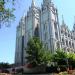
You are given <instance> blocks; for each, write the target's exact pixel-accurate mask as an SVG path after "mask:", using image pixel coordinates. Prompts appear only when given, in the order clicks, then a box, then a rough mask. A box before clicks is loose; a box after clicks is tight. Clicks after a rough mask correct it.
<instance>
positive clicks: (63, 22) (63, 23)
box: [62, 15, 65, 25]
mask: <svg viewBox="0 0 75 75" xmlns="http://www.w3.org/2000/svg"><path fill="white" fill-rule="evenodd" d="M62 25H65V21H64V17H63V15H62Z"/></svg>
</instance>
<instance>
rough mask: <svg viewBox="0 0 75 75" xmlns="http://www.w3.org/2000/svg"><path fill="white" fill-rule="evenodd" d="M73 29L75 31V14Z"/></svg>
mask: <svg viewBox="0 0 75 75" xmlns="http://www.w3.org/2000/svg"><path fill="white" fill-rule="evenodd" d="M73 30H74V31H75V16H74V26H73Z"/></svg>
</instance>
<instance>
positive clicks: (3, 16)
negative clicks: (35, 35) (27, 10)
mask: <svg viewBox="0 0 75 75" xmlns="http://www.w3.org/2000/svg"><path fill="white" fill-rule="evenodd" d="M13 2H14V0H12V2H11V1H10V0H0V27H1V26H2V25H9V23H10V22H11V21H12V20H14V19H15V16H14V14H13V11H14V7H11V6H8V5H9V4H13Z"/></svg>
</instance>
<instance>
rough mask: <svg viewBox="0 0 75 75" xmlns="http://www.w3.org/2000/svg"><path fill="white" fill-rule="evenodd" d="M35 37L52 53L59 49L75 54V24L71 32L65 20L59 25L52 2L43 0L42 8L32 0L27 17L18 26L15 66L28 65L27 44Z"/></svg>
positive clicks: (56, 11)
mask: <svg viewBox="0 0 75 75" xmlns="http://www.w3.org/2000/svg"><path fill="white" fill-rule="evenodd" d="M33 36H37V37H39V38H40V40H41V41H42V42H43V45H44V46H45V47H46V48H47V49H49V50H50V51H51V52H52V53H54V52H55V50H56V49H57V48H63V49H64V51H65V52H75V24H74V27H73V31H70V30H69V29H68V27H67V26H66V24H65V22H64V20H63V21H62V25H59V19H58V10H57V8H56V7H55V6H54V4H53V3H52V1H51V0H43V4H42V6H41V8H39V7H36V6H35V2H34V0H32V4H31V7H29V11H28V12H27V15H24V16H23V17H22V19H21V21H20V23H19V26H17V34H16V52H15V64H17V65H22V64H25V63H26V59H25V57H26V55H27V54H26V51H25V48H26V46H27V42H28V40H29V39H30V38H32V37H33Z"/></svg>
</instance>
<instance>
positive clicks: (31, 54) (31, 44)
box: [26, 37, 51, 65]
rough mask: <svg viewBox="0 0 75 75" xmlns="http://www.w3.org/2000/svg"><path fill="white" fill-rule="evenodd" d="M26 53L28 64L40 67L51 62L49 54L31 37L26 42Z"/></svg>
mask: <svg viewBox="0 0 75 75" xmlns="http://www.w3.org/2000/svg"><path fill="white" fill-rule="evenodd" d="M26 52H27V57H26V58H27V60H28V63H34V64H36V65H40V64H47V63H49V62H50V61H51V54H50V52H49V51H48V50H47V49H45V48H44V46H43V44H42V43H41V41H40V39H39V38H37V37H33V38H32V39H30V40H29V41H28V44H27V48H26Z"/></svg>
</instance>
